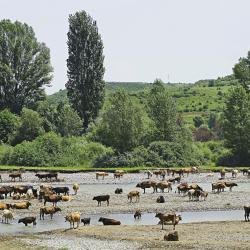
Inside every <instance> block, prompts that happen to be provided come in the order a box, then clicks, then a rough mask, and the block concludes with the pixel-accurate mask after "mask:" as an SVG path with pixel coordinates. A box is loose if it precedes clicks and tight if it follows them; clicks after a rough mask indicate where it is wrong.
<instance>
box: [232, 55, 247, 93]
mask: <svg viewBox="0 0 250 250" xmlns="http://www.w3.org/2000/svg"><path fill="white" fill-rule="evenodd" d="M233 71H234V75H235V77H236V78H237V79H238V80H239V81H240V83H241V84H242V86H243V87H244V89H245V90H246V91H247V92H249V84H250V51H249V52H248V54H247V57H246V58H244V57H243V58H240V59H239V63H237V64H235V66H234V68H233Z"/></svg>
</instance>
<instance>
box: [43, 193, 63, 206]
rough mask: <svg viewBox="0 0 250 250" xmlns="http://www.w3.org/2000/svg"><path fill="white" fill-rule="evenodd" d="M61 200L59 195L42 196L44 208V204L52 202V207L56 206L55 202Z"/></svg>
mask: <svg viewBox="0 0 250 250" xmlns="http://www.w3.org/2000/svg"><path fill="white" fill-rule="evenodd" d="M61 200H62V196H61V195H56V194H52V195H45V196H44V206H45V205H46V202H52V203H53V206H56V205H57V202H59V201H61Z"/></svg>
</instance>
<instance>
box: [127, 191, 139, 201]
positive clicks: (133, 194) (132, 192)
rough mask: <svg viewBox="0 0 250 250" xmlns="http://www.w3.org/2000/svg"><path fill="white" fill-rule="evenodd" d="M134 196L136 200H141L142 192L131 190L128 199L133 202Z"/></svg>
mask: <svg viewBox="0 0 250 250" xmlns="http://www.w3.org/2000/svg"><path fill="white" fill-rule="evenodd" d="M133 197H135V199H136V200H135V201H136V202H139V200H140V192H139V191H130V192H129V193H128V200H130V202H132V200H133Z"/></svg>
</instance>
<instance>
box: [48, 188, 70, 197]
mask: <svg viewBox="0 0 250 250" xmlns="http://www.w3.org/2000/svg"><path fill="white" fill-rule="evenodd" d="M52 191H54V192H55V193H56V194H64V195H69V188H68V187H54V188H52Z"/></svg>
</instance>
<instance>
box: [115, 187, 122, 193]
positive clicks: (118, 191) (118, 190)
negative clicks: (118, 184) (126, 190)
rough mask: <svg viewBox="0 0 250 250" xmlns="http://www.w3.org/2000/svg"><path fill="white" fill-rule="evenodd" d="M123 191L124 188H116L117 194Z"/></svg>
mask: <svg viewBox="0 0 250 250" xmlns="http://www.w3.org/2000/svg"><path fill="white" fill-rule="evenodd" d="M122 193H123V190H122V188H117V189H116V190H115V194H122Z"/></svg>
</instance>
